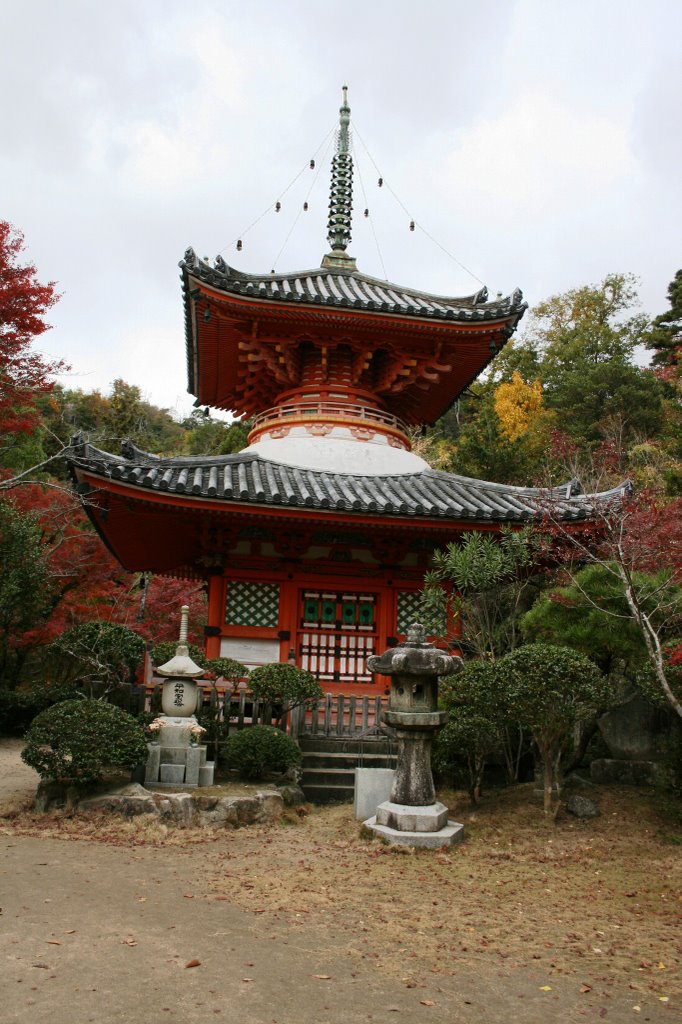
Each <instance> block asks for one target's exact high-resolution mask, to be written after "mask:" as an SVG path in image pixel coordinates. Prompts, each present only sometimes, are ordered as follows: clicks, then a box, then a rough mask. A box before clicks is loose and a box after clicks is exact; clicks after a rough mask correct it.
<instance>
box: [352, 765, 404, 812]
mask: <svg viewBox="0 0 682 1024" xmlns="http://www.w3.org/2000/svg"><path fill="white" fill-rule="evenodd" d="M394 778H395V769H394V768H356V769H355V796H354V799H353V813H354V814H355V818H356V820H357V821H364V820H365V818H369V817H370V815H372V814H376V810H377V807H378V806H379V804H382V803H384V801H386V800H388V799H389V797H390V795H391V789H392V788H393V780H394Z"/></svg>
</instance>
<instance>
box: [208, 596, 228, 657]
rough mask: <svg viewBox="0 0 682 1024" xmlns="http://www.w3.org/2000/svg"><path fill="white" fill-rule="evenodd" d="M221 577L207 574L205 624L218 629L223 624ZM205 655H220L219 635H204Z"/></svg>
mask: <svg viewBox="0 0 682 1024" xmlns="http://www.w3.org/2000/svg"><path fill="white" fill-rule="evenodd" d="M223 583H224V580H223V577H222V576H209V578H208V615H207V620H208V621H207V625H208V626H212V627H217V628H218V629H220V628H221V627H222V624H223V619H224V616H223V589H224V588H223ZM206 657H207V658H219V657H220V636H219V635H218V636H207V637H206Z"/></svg>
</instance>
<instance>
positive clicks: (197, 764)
mask: <svg viewBox="0 0 682 1024" xmlns="http://www.w3.org/2000/svg"><path fill="white" fill-rule="evenodd" d="M188 619H189V607H188V606H187V605H183V606H182V608H181V609H180V640H179V643H178V646H177V648H176V650H175V657H173V658H171V659H170V661H167V662H166V664H165V665H161V667H160V668H158V669H157V672H158V673H159V675H160V676H166V677H167V678H166V679H165V681H164V683H163V690H162V694H161V707H162V709H163V714H162V715H159V717H158V718H157V719H156V722H157V723H158V726H159V727H158V731H157V732H156V739H155V741H153V742H151V743H149V744H148V750H149V755H148V757H147V766H146V769H145V777H144V781H145V785H147V786H150V785H151V786H166V787H169V788H180V787H182V788H185V787H194V786H212V785H213V775H214V770H215V765H214V763H213V762H212V761H207V760H206V747H205V746H203V745H201V744H200V743H199V742H198V739H199V736H200V735H201V733H202V732H203V730H202V729H201V727H200V726H199V723H198V722H197V719H196V716H195V714H194V712H195V711H196V708H197V701H198V699H199V688H198V686H197V684H196V678H197V676H200V675H203V672H204V670H203V669H202V668H201V667H200V666H199V665H197V664H196V662H194V661H192V659H191V658H190V656H189V648H188V646H187V623H188Z"/></svg>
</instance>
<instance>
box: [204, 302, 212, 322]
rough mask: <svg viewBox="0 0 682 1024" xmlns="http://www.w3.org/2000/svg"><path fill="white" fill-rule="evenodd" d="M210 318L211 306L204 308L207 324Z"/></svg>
mask: <svg viewBox="0 0 682 1024" xmlns="http://www.w3.org/2000/svg"><path fill="white" fill-rule="evenodd" d="M210 319H211V307H210V306H207V307H206V309H205V310H204V323H206V324H207V323H208V321H209V320H210Z"/></svg>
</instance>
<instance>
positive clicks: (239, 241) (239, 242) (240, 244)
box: [237, 238, 244, 252]
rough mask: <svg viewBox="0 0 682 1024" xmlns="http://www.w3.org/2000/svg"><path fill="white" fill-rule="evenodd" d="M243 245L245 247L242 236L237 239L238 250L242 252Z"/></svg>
mask: <svg viewBox="0 0 682 1024" xmlns="http://www.w3.org/2000/svg"><path fill="white" fill-rule="evenodd" d="M243 247H244V244H243V242H242V240H241V238H238V239H237V252H241V251H242V249H243Z"/></svg>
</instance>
